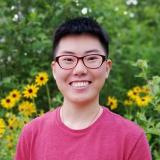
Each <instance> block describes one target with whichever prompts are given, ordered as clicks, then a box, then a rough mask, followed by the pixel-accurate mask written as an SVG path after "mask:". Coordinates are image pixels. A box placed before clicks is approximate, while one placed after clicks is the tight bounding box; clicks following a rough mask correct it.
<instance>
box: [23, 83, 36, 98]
mask: <svg viewBox="0 0 160 160" xmlns="http://www.w3.org/2000/svg"><path fill="white" fill-rule="evenodd" d="M37 92H38V87H37V86H36V85H34V84H31V85H27V86H26V87H25V88H24V91H23V95H24V97H25V98H31V99H32V98H35V97H37Z"/></svg>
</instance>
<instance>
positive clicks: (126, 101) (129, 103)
mask: <svg viewBox="0 0 160 160" xmlns="http://www.w3.org/2000/svg"><path fill="white" fill-rule="evenodd" d="M133 103H134V102H133V101H132V100H125V101H124V105H125V106H132V105H133Z"/></svg>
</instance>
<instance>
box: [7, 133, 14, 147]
mask: <svg viewBox="0 0 160 160" xmlns="http://www.w3.org/2000/svg"><path fill="white" fill-rule="evenodd" d="M6 140H7V147H8V148H9V149H12V148H13V146H14V144H13V142H14V136H13V135H7V136H6Z"/></svg>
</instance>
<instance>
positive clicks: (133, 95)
mask: <svg viewBox="0 0 160 160" xmlns="http://www.w3.org/2000/svg"><path fill="white" fill-rule="evenodd" d="M127 95H128V97H129V98H130V99H132V100H135V99H136V98H137V96H138V95H139V91H137V90H129V91H128V92H127Z"/></svg>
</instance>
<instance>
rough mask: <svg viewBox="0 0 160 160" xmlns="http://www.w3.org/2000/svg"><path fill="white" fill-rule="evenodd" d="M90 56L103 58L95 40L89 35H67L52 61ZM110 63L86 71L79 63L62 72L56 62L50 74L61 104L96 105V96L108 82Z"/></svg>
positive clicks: (102, 51) (102, 53) (108, 61)
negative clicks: (106, 81)
mask: <svg viewBox="0 0 160 160" xmlns="http://www.w3.org/2000/svg"><path fill="white" fill-rule="evenodd" d="M91 54H100V55H105V52H104V49H103V47H102V45H101V43H100V42H99V40H98V39H97V38H96V37H94V36H91V35H86V34H85V35H72V36H71V35H70V36H66V37H64V38H62V39H61V41H60V42H59V45H58V47H57V51H56V57H57V56H61V55H74V56H77V57H82V56H86V55H91ZM110 69H111V61H110V60H107V61H104V62H103V64H102V65H101V66H100V67H99V68H97V69H89V68H87V67H86V66H85V65H84V64H83V62H82V60H79V61H78V63H77V65H76V67H75V68H72V69H68V70H65V69H62V68H61V67H60V66H59V65H58V63H57V62H52V71H53V75H54V78H55V80H56V83H57V86H58V88H59V90H60V91H61V93H62V94H63V96H64V101H65V102H70V103H71V102H72V103H79V104H81V103H89V102H91V101H99V93H100V90H101V88H102V87H103V85H104V82H105V79H106V78H108V74H109V71H110Z"/></svg>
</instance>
